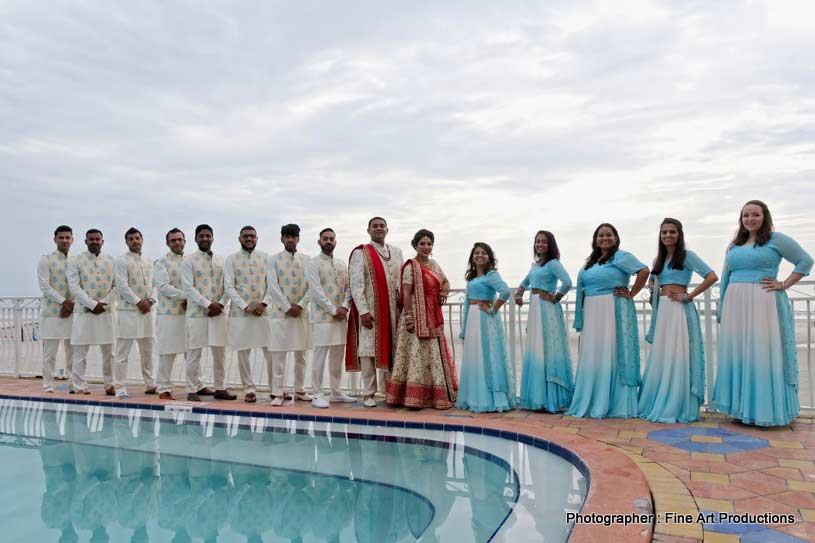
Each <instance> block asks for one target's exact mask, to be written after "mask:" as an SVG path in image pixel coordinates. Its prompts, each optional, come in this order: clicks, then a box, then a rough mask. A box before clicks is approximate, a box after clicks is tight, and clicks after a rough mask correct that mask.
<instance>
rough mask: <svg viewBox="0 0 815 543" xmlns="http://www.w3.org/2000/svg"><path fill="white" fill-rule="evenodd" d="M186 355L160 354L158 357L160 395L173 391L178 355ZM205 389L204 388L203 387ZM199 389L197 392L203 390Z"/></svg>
mask: <svg viewBox="0 0 815 543" xmlns="http://www.w3.org/2000/svg"><path fill="white" fill-rule="evenodd" d="M183 354H184V353H173V354H160V355H158V393H159V394H161V393H162V392H172V391H173V381H172V375H173V365H174V364H175V359H176V357H177V356H178V355H182V356H183ZM201 388H204V387H201ZM201 388H197V389H196V391H198V390H201Z"/></svg>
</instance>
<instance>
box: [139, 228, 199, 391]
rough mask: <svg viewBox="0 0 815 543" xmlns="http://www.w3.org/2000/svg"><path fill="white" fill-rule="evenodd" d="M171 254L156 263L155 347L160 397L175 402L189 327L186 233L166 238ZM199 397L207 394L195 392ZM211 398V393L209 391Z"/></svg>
mask: <svg viewBox="0 0 815 543" xmlns="http://www.w3.org/2000/svg"><path fill="white" fill-rule="evenodd" d="M164 241H165V243H166V244H167V247H168V248H169V249H170V251H169V252H168V253H167V254H166V255H164V256H163V257H161V258H159V259H158V260H156V263H155V265H154V267H153V284H154V285H155V287H156V290H157V291H158V315H156V328H157V329H156V340H157V341H156V343H157V344H158V397H159V398H161V399H162V400H172V399H173V393H172V391H173V383H172V380H171V379H172V374H173V365H174V364H175V359H176V357H177V356H178V355H179V354H184V353H186V352H187V326H186V317H185V316H184V313H186V311H187V297H186V296H185V295H184V291H183V290H182V288H181V262H182V261H183V260H184V246H185V245H186V244H187V240H186V238H185V237H184V232H182V231H181V230H179V229H178V228H173V229H172V230H170V231H169V232H167V234H166V235H165V236H164ZM196 392H197V393H198V395H199V396H200V395H201V394H202V393H203V392H207V391H206V390H197V391H196ZM208 392H209V393H210V394H212V391H208Z"/></svg>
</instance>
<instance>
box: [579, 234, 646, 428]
mask: <svg viewBox="0 0 815 543" xmlns="http://www.w3.org/2000/svg"><path fill="white" fill-rule="evenodd" d="M643 268H647V266H646V265H645V264H643V263H642V262H640V261H639V260H637V258H636V257H635V256H634V255H632V254H631V253H629V252H626V251H622V250H619V249H618V250H617V252H616V253H614V256H613V257H612V258H611V260H610V261H608V262H606V263H604V264H594V265H593V266H592V267H591V268H589V269H581V270H580V273H579V274H578V276H577V303H576V307H575V316H574V329H575V330H577V331H579V332H580V354H579V356H578V362H577V374H576V377H575V386H574V396H573V397H572V405H571V406H570V407H569V411H568V412H567V415H572V416H574V417H591V418H595V419H602V418H605V417H617V418H624V419H627V418H631V417H636V416H637V387H638V386H639V382H640V347H639V333H638V332H637V310H636V309H635V307H634V301H633V300H631V299H630V298H622V297H619V296H615V295H614V289H616V288H619V287H627V286H628V281H629V279H630V278H631V276H632V275H634V274H635V273H637V272H639V271H640V270H641V269H643Z"/></svg>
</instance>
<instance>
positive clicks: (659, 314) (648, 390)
mask: <svg viewBox="0 0 815 543" xmlns="http://www.w3.org/2000/svg"><path fill="white" fill-rule="evenodd" d="M712 271H713V270H711V269H710V266H708V265H707V264H705V262H704V261H702V259H701V258H699V256H698V255H697V254H696V253H694V252H693V251H686V252H685V262H684V264H683V266H682V269H681V270H675V269H674V268H673V267H672V266H671V262H665V266H664V267H663V268H662V272H660V273H659V274H658V275H655V276H654V278H655V279H656V282H655V284H654V302H653V306H652V313H651V327H650V329H649V330H648V335H647V336H645V341H647V342H648V343H651V344H653V347H652V348H651V352H650V354H649V355H648V365H647V366H646V368H645V373H643V375H642V384H641V385H640V401H639V414H640V417H642V418H644V419H647V420H650V421H651V422H693V421H695V420H697V419H698V418H699V407H700V406H701V405H702V402H703V401H704V399H705V349H704V343H703V341H702V327H701V325H700V323H699V314H698V313H697V312H696V306H695V305H694V304H693V303H682V302H674V301H673V300H671V299H670V298H669V297H667V296H660V295H659V289H660V287H664V286H665V285H682V286H685V287H687V286H688V285H689V284H690V280H691V276H692V275H693V272H696V273H698V274H699V275H700V276H702V277H705V276H706V275H708V274H709V273H711V272H712Z"/></svg>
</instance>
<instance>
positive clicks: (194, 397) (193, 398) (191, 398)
mask: <svg viewBox="0 0 815 543" xmlns="http://www.w3.org/2000/svg"><path fill="white" fill-rule="evenodd" d="M187 401H188V402H200V401H201V398H199V397H198V394H196V393H195V392H190V393H189V394H187Z"/></svg>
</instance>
